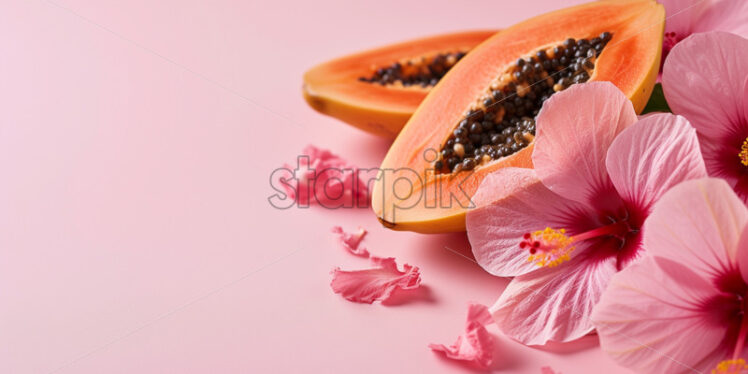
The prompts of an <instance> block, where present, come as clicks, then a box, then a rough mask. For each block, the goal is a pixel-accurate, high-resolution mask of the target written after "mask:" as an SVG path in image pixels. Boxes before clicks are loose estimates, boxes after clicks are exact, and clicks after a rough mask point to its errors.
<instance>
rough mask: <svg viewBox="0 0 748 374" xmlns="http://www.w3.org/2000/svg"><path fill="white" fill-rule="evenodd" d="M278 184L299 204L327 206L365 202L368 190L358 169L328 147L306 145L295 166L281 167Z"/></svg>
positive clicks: (356, 204)
mask: <svg viewBox="0 0 748 374" xmlns="http://www.w3.org/2000/svg"><path fill="white" fill-rule="evenodd" d="M282 171H283V172H282V173H281V177H280V185H281V186H282V187H283V189H284V190H285V191H286V193H287V194H288V196H289V197H290V198H291V199H294V200H295V201H296V202H297V203H298V204H300V205H302V206H309V205H312V204H319V205H322V206H324V207H327V208H341V207H359V206H367V205H368V203H369V190H368V187H367V185H366V183H364V182H363V181H362V180H361V178H360V175H359V168H357V167H355V166H353V165H351V164H350V163H348V161H346V160H344V159H342V158H341V157H339V156H337V155H335V154H334V153H332V152H331V151H329V150H326V149H322V148H318V147H316V146H314V145H309V146H307V147H306V148H304V150H303V152H302V153H301V155H299V156H298V158H297V161H296V165H291V164H286V165H284V169H282Z"/></svg>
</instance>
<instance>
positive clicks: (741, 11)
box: [659, 0, 748, 61]
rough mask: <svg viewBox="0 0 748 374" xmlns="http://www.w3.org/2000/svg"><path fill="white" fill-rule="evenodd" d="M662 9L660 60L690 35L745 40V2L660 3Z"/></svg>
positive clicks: (680, 0)
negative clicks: (711, 34)
mask: <svg viewBox="0 0 748 374" xmlns="http://www.w3.org/2000/svg"><path fill="white" fill-rule="evenodd" d="M659 2H660V3H661V4H662V5H663V6H665V15H666V16H667V19H666V20H665V38H664V39H663V42H662V60H663V61H664V60H665V58H666V57H667V55H668V54H669V53H670V51H671V50H672V49H673V47H675V45H676V44H678V43H679V42H680V41H681V40H683V39H685V38H687V37H688V36H690V35H691V34H695V33H700V32H707V31H727V32H732V33H735V34H738V35H742V36H744V37H748V1H745V0H660V1H659Z"/></svg>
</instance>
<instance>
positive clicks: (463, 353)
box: [429, 304, 493, 367]
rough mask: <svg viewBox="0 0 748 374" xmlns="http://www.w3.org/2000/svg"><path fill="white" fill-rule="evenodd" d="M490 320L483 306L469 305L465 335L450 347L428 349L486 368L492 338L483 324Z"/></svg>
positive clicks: (491, 351)
mask: <svg viewBox="0 0 748 374" xmlns="http://www.w3.org/2000/svg"><path fill="white" fill-rule="evenodd" d="M490 320H491V314H490V313H489V312H488V308H486V306H485V305H481V304H470V306H469V307H468V317H467V323H466V324H465V333H464V334H463V335H460V336H459V337H457V341H455V343H454V344H452V345H450V346H446V345H444V344H429V348H431V349H432V350H433V351H437V352H442V353H444V355H445V356H447V357H449V358H451V359H454V360H461V361H469V362H472V363H475V364H477V365H479V366H481V367H488V366H490V365H491V362H492V361H493V337H492V336H491V334H489V333H488V331H487V330H486V327H485V324H486V323H488V322H489V321H490Z"/></svg>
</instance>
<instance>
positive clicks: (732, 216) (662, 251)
mask: <svg viewBox="0 0 748 374" xmlns="http://www.w3.org/2000/svg"><path fill="white" fill-rule="evenodd" d="M643 235H644V246H645V247H646V248H647V256H646V257H645V258H644V259H642V260H641V261H639V262H637V263H636V264H633V265H631V266H629V267H628V268H626V269H624V270H623V271H622V272H620V273H618V274H616V275H615V276H614V277H613V279H612V280H611V284H610V286H609V287H608V289H607V290H606V291H605V292H604V293H603V296H602V298H601V300H600V303H599V304H598V305H597V307H595V311H594V313H593V315H592V319H593V320H594V321H595V325H596V326H597V332H598V334H599V335H600V343H601V346H602V348H603V350H605V351H607V352H608V354H610V355H611V356H612V357H613V358H614V359H615V360H616V361H617V362H618V363H620V364H621V365H623V366H626V367H629V368H632V369H635V370H636V372H637V373H657V374H660V373H708V372H710V369H712V371H711V372H712V373H735V374H737V373H746V372H748V367H746V365H745V360H743V358H746V357H748V356H746V354H748V351H747V350H746V349H745V340H746V335H747V334H748V314H747V313H746V312H748V310H746V308H747V307H748V301H747V300H748V209H746V207H745V205H743V203H742V202H741V201H740V199H739V198H738V197H737V196H736V195H735V194H734V193H733V192H732V191H731V189H730V187H729V185H728V184H727V183H725V181H724V180H720V179H714V178H706V179H699V180H693V181H687V182H684V183H682V184H680V185H678V186H676V187H674V188H672V189H671V190H670V191H669V192H667V193H666V194H665V196H663V197H662V198H661V199H660V201H659V202H658V203H657V204H656V205H655V208H654V211H653V212H652V214H651V215H650V216H649V218H648V219H647V222H646V223H645V224H644V234H643ZM723 360H724V361H723ZM720 361H722V362H721V363H720Z"/></svg>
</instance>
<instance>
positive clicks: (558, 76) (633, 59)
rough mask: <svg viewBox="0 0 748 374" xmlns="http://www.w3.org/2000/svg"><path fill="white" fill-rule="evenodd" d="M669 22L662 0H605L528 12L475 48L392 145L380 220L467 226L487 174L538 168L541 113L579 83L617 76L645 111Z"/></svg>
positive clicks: (377, 204) (424, 228) (378, 195)
mask: <svg viewBox="0 0 748 374" xmlns="http://www.w3.org/2000/svg"><path fill="white" fill-rule="evenodd" d="M664 24H665V11H664V8H663V7H662V5H659V4H657V2H656V1H655V0H604V1H598V2H593V3H587V4H583V5H579V6H575V7H571V8H566V9H562V10H558V11H554V12H552V13H548V14H544V15H541V16H537V17H535V18H532V19H529V20H526V21H524V22H521V23H519V24H517V25H514V26H512V27H510V28H508V29H505V30H503V31H501V32H499V33H497V34H495V35H494V36H492V37H491V38H489V39H488V40H486V41H485V42H483V43H482V44H480V45H479V46H477V47H476V48H474V49H473V50H472V51H471V52H470V53H469V54H468V55H467V56H465V58H463V59H462V61H461V62H460V63H459V64H458V65H456V66H455V67H454V68H453V69H451V70H450V71H449V73H447V74H446V76H444V78H443V79H441V80H440V81H439V83H438V84H437V85H436V86H435V87H434V89H433V90H432V91H431V92H430V93H429V94H428V96H427V97H426V99H425V100H424V101H423V102H422V103H421V105H420V106H419V107H418V109H417V110H416V112H415V113H414V114H413V116H412V117H411V118H410V120H409V121H408V123H407V124H406V125H405V127H404V128H403V130H402V131H401V132H400V134H399V135H398V137H397V138H396V140H395V142H394V143H393V144H392V146H391V148H390V149H389V151H388V153H387V155H386V157H385V159H384V161H383V163H382V166H381V170H380V171H379V173H378V175H377V180H376V181H375V182H374V188H373V194H372V208H373V210H374V212H375V214H376V215H377V217H378V218H379V220H380V222H382V224H383V225H384V226H386V227H389V228H392V229H394V230H409V231H417V232H424V233H434V232H450V231H464V230H465V213H466V211H467V209H469V208H470V207H471V206H472V202H471V197H472V196H473V194H474V193H475V191H476V189H477V188H478V186H479V185H480V183H481V181H482V180H483V179H484V178H485V176H486V175H488V174H489V173H491V172H493V171H495V170H497V169H499V168H503V167H508V166H515V167H525V168H531V167H532V166H533V165H532V160H531V154H532V149H533V139H534V135H535V120H534V118H535V116H536V115H537V113H538V111H539V110H540V108H541V107H542V104H543V102H544V101H545V100H547V99H548V98H549V97H550V96H551V95H553V94H554V93H555V92H558V91H561V90H563V89H565V88H567V87H569V86H571V85H573V84H577V83H583V82H586V81H609V82H612V83H613V84H615V85H616V86H617V87H618V88H619V89H620V90H621V91H623V93H624V94H625V95H626V96H627V97H628V98H629V99H630V100H631V101H632V103H633V105H634V108H635V109H636V110H637V113H640V112H641V111H642V109H643V108H644V106H645V104H646V102H647V100H648V99H649V96H650V94H651V92H652V89H653V86H654V84H655V80H656V78H657V73H658V69H659V66H660V53H661V49H662V36H663V30H664ZM580 104H581V103H580Z"/></svg>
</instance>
